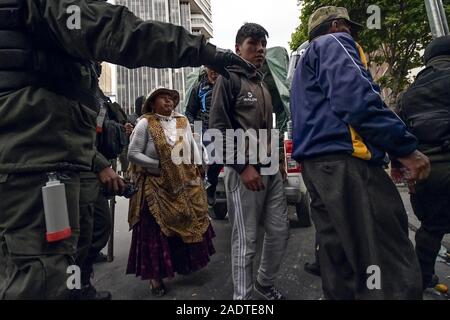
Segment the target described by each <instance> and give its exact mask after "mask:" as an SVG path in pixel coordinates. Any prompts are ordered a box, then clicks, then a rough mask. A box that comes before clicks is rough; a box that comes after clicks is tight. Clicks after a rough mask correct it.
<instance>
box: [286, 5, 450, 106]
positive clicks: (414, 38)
mask: <svg viewBox="0 0 450 320" xmlns="http://www.w3.org/2000/svg"><path fill="white" fill-rule="evenodd" d="M443 2H444V5H445V7H446V12H447V13H449V12H450V0H444V1H443ZM327 5H334V6H340V7H345V8H347V10H348V11H349V15H350V18H351V19H352V20H354V21H356V22H360V23H361V24H363V25H365V24H366V23H365V22H366V20H367V19H368V18H369V17H370V14H368V13H367V8H368V7H369V6H370V5H377V6H379V8H380V9H381V16H382V21H381V29H372V30H370V29H368V28H364V30H363V31H362V32H361V33H360V35H359V39H358V42H359V43H360V44H361V45H362V47H363V48H364V50H365V52H366V54H367V58H368V61H369V63H370V64H371V66H381V65H384V68H385V70H386V71H385V73H384V75H383V76H381V77H380V78H378V79H377V82H378V83H379V84H380V85H381V86H382V87H383V88H384V89H387V90H386V91H387V92H386V91H385V98H386V102H387V103H388V105H390V106H393V105H394V102H395V100H396V98H397V96H398V94H399V93H400V92H401V91H403V90H404V89H405V88H406V87H407V86H408V84H409V79H408V74H409V71H410V70H411V69H414V68H416V67H420V66H421V65H422V64H423V63H422V59H421V53H422V52H423V51H422V50H423V49H424V48H425V47H426V46H427V45H428V43H429V42H430V41H431V39H432V37H431V31H430V26H429V23H428V17H427V13H426V8H425V1H424V0H397V1H392V0H369V1H366V0H303V1H302V10H301V15H300V25H299V26H298V27H297V29H296V30H295V32H294V33H293V34H292V37H291V42H290V43H289V45H290V47H291V49H292V50H295V49H296V48H298V46H299V45H300V44H301V43H303V42H304V41H306V40H307V39H308V19H309V16H310V15H311V14H312V13H313V12H314V11H315V10H316V9H317V8H319V7H322V6H327Z"/></svg>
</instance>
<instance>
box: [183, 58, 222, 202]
mask: <svg viewBox="0 0 450 320" xmlns="http://www.w3.org/2000/svg"><path fill="white" fill-rule="evenodd" d="M218 76H219V74H218V73H217V72H215V71H214V70H213V69H212V68H211V67H208V66H205V70H204V72H203V73H202V74H201V75H200V79H199V81H198V83H197V84H196V85H195V86H194V87H193V88H192V90H191V94H190V96H189V100H188V104H187V106H186V112H185V113H186V117H187V118H188V120H189V123H190V124H191V125H194V122H195V121H201V122H202V131H203V132H202V136H203V134H205V132H206V130H208V128H209V114H210V112H211V99H212V91H213V88H214V84H215V83H216V81H217V77H218ZM222 168H223V165H222V164H217V163H210V164H209V165H208V171H207V173H206V177H207V180H208V187H207V189H206V193H207V195H208V205H210V206H213V205H214V204H215V202H216V197H215V194H216V187H217V183H218V182H219V174H220V170H222Z"/></svg>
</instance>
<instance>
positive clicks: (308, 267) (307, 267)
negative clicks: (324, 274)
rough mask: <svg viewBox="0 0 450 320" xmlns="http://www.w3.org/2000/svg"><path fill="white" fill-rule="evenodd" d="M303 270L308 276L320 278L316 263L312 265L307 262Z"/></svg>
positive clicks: (318, 267)
mask: <svg viewBox="0 0 450 320" xmlns="http://www.w3.org/2000/svg"><path fill="white" fill-rule="evenodd" d="M303 269H304V270H305V271H306V272H308V273H309V274H312V275H313V276H316V277H320V266H319V265H318V264H317V262H313V263H309V262H307V263H305V266H304V267H303Z"/></svg>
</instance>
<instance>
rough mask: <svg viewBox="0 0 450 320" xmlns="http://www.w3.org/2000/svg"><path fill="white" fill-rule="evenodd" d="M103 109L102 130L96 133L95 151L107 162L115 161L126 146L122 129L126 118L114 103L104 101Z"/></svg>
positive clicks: (125, 137) (126, 139) (126, 142)
mask: <svg viewBox="0 0 450 320" xmlns="http://www.w3.org/2000/svg"><path fill="white" fill-rule="evenodd" d="M103 107H104V108H106V114H105V118H104V121H103V126H102V130H101V132H99V133H97V150H98V151H99V152H100V153H101V154H102V155H103V156H104V157H105V158H106V159H108V160H110V159H116V158H117V157H118V156H119V155H120V154H121V153H122V150H123V149H124V148H125V147H126V146H127V145H128V137H127V135H126V133H125V127H124V124H125V123H126V122H127V118H126V114H125V113H124V112H123V110H122V108H120V105H119V104H117V103H115V102H111V101H110V100H109V101H106V102H105V103H104V104H103ZM119 110H120V111H119Z"/></svg>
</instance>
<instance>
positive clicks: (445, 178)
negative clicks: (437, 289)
mask: <svg viewBox="0 0 450 320" xmlns="http://www.w3.org/2000/svg"><path fill="white" fill-rule="evenodd" d="M424 60H425V64H426V68H425V69H424V70H422V71H421V72H420V73H419V74H418V75H417V78H416V80H415V81H414V83H413V84H412V85H411V86H410V87H409V88H408V90H407V91H405V92H404V94H403V95H402V97H401V99H400V101H399V109H400V116H401V117H402V118H403V120H404V121H405V123H406V125H407V126H408V129H409V130H411V132H412V133H413V134H414V135H415V136H416V137H417V139H418V140H419V150H420V151H421V152H423V153H424V154H425V155H427V156H428V158H429V159H430V162H431V173H430V176H429V177H428V178H427V179H426V180H424V181H421V182H417V183H416V184H415V185H414V186H413V187H412V188H410V194H411V204H412V206H413V209H414V214H415V215H416V216H417V218H418V219H419V220H420V222H421V225H420V228H419V229H418V230H417V232H416V238H415V240H416V248H415V249H416V253H417V257H418V258H419V264H420V268H421V271H422V282H423V288H424V289H426V288H427V287H434V286H435V285H436V284H437V283H438V281H439V278H438V277H437V276H436V275H435V272H434V264H435V261H436V257H437V255H438V252H439V249H440V248H441V241H442V238H443V237H444V235H445V234H446V233H449V232H450V165H449V162H450V92H449V90H448V89H449V88H450V36H446V37H441V38H437V39H435V40H433V41H432V42H431V43H430V45H429V46H428V47H427V48H426V50H425V54H424Z"/></svg>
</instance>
